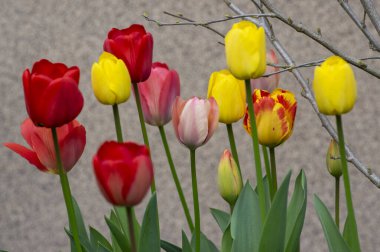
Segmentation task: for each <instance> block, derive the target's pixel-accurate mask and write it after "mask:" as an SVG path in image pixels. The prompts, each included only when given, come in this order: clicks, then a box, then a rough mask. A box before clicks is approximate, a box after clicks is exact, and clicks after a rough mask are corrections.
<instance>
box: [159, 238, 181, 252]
mask: <svg viewBox="0 0 380 252" xmlns="http://www.w3.org/2000/svg"><path fill="white" fill-rule="evenodd" d="M161 248H162V249H163V250H165V251H166V252H182V249H181V248H180V247H178V246H176V245H174V244H172V243H170V242H168V241H165V240H161Z"/></svg>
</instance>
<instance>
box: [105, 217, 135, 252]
mask: <svg viewBox="0 0 380 252" xmlns="http://www.w3.org/2000/svg"><path fill="white" fill-rule="evenodd" d="M111 218H112V213H111ZM105 220H106V223H107V225H108V228H109V229H110V231H111V234H112V235H113V237H114V239H115V240H116V242H117V244H118V245H119V247H120V249H121V250H122V251H130V245H129V242H128V240H127V239H126V236H125V235H124V234H123V232H122V231H121V229H120V227H118V226H117V224H116V223H115V222H116V220H115V219H113V220H112V219H108V218H107V217H105Z"/></svg>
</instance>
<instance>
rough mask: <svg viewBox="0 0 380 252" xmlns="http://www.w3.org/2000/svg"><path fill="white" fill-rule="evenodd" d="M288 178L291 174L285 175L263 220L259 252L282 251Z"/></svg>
mask: <svg viewBox="0 0 380 252" xmlns="http://www.w3.org/2000/svg"><path fill="white" fill-rule="evenodd" d="M290 176H291V172H289V173H288V175H286V177H285V179H284V181H283V182H282V184H281V186H280V188H279V189H278V191H277V192H276V194H275V196H274V199H273V202H272V206H271V208H270V209H269V212H268V214H267V216H266V218H265V222H264V226H263V232H262V236H261V239H260V245H259V250H258V251H260V252H273V251H284V246H285V232H286V208H287V206H288V205H287V204H288V189H289V181H290Z"/></svg>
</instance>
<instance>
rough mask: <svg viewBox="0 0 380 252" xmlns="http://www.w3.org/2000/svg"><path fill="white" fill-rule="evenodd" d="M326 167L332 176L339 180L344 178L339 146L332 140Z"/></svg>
mask: <svg viewBox="0 0 380 252" xmlns="http://www.w3.org/2000/svg"><path fill="white" fill-rule="evenodd" d="M326 167H327V170H328V171H329V173H330V174H331V175H332V176H334V177H337V178H339V177H340V176H342V160H341V159H340V153H339V145H338V143H337V142H335V140H334V139H331V141H330V145H329V148H328V150H327V154H326Z"/></svg>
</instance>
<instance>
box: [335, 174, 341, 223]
mask: <svg viewBox="0 0 380 252" xmlns="http://www.w3.org/2000/svg"><path fill="white" fill-rule="evenodd" d="M339 182H340V176H339V177H335V223H336V226H337V227H338V229H339V211H340V209H339V189H340V188H339Z"/></svg>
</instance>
